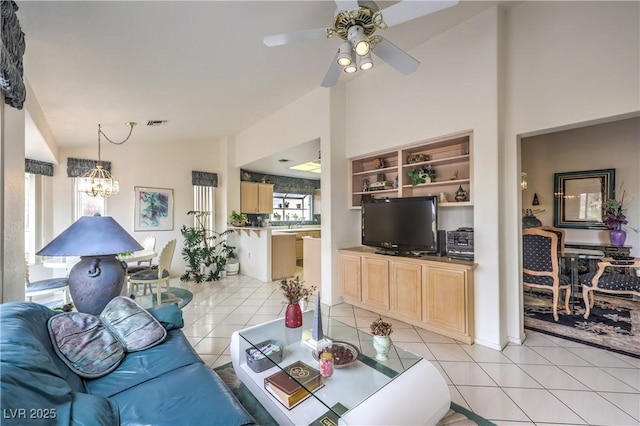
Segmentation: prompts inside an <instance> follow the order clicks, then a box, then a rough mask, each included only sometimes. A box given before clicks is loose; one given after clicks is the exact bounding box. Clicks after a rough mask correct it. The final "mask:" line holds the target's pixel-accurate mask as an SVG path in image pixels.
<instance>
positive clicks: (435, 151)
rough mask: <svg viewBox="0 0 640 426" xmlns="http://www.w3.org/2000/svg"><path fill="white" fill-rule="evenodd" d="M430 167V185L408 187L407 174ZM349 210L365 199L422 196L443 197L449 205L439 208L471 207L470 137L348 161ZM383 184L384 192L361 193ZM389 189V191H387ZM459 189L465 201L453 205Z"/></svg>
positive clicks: (466, 134) (464, 135)
mask: <svg viewBox="0 0 640 426" xmlns="http://www.w3.org/2000/svg"><path fill="white" fill-rule="evenodd" d="M427 166H429V167H431V168H432V169H433V170H434V171H435V173H436V177H435V179H434V181H433V182H429V183H423V184H418V185H415V186H414V185H412V184H411V178H410V177H409V171H410V170H412V169H414V168H422V167H427ZM350 167H351V170H350V174H349V175H350V185H351V186H350V192H349V193H350V194H351V195H350V197H351V202H350V203H351V204H350V208H352V209H358V208H360V204H361V203H362V200H363V199H364V198H367V197H370V198H401V197H417V196H424V195H438V196H440V195H444V196H446V198H447V200H449V202H448V203H446V202H445V203H440V205H441V206H442V207H452V206H473V195H474V191H473V180H472V176H473V141H472V133H471V132H464V133H459V134H455V135H449V136H446V137H442V138H436V139H430V140H426V141H422V142H418V143H415V144H410V145H404V146H400V147H397V148H394V149H392V150H387V151H380V152H375V153H372V154H367V155H365V156H360V157H356V158H352V159H351V161H350ZM379 181H386V182H387V188H386V189H383V190H373V191H371V190H366V191H365V190H364V189H365V188H370V185H371V184H372V183H374V182H379ZM389 186H391V187H392V188H389ZM460 187H462V189H463V190H464V191H466V194H467V200H465V201H462V202H453V201H452V200H454V199H455V196H456V192H457V191H458V189H459V188H460Z"/></svg>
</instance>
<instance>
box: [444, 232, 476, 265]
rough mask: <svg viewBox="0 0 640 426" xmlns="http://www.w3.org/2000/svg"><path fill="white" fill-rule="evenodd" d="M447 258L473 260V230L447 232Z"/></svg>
mask: <svg viewBox="0 0 640 426" xmlns="http://www.w3.org/2000/svg"><path fill="white" fill-rule="evenodd" d="M447 256H449V257H450V258H451V259H461V260H473V228H458V229H457V230H455V231H449V232H447Z"/></svg>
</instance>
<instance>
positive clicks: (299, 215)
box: [273, 193, 313, 222]
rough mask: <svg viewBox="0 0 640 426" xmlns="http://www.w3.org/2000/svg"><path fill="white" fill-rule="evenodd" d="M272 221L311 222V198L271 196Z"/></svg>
mask: <svg viewBox="0 0 640 426" xmlns="http://www.w3.org/2000/svg"><path fill="white" fill-rule="evenodd" d="M273 220H276V221H278V220H280V221H295V222H301V221H311V220H313V196H312V195H305V194H282V193H275V194H273Z"/></svg>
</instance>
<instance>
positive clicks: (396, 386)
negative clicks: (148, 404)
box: [230, 311, 451, 425]
mask: <svg viewBox="0 0 640 426" xmlns="http://www.w3.org/2000/svg"><path fill="white" fill-rule="evenodd" d="M303 316H304V319H303V326H302V327H300V328H297V329H290V328H286V327H285V326H284V320H283V319H282V318H281V319H277V320H274V321H270V322H267V323H264V324H260V325H257V326H254V327H250V328H247V329H244V330H242V331H240V332H235V333H233V335H232V336H231V348H230V349H231V361H232V363H233V367H234V369H235V371H236V374H237V375H238V378H239V379H240V380H241V381H242V382H243V383H244V384H245V386H246V387H247V388H248V389H249V391H250V392H251V393H252V394H253V395H254V396H255V397H256V398H257V399H258V401H260V403H261V404H262V406H263V407H264V408H265V409H266V410H267V411H268V412H269V413H270V414H271V416H272V417H273V418H274V419H275V420H276V421H277V422H278V424H279V425H308V424H310V423H311V422H313V421H315V420H316V419H318V418H319V417H320V416H322V415H323V414H325V413H327V412H328V411H330V410H331V407H333V406H334V405H335V404H337V403H340V404H342V405H343V406H344V407H346V408H347V409H348V411H347V412H346V413H344V414H342V415H341V416H339V424H341V425H419V424H424V425H433V424H436V423H437V422H438V421H439V420H440V419H441V418H442V417H443V416H444V415H445V414H446V412H447V411H448V410H449V406H450V404H451V399H450V395H449V389H448V387H447V384H446V382H445V380H444V378H443V377H442V375H441V374H440V372H439V371H438V370H437V369H436V368H435V367H434V366H433V364H431V363H430V362H429V361H427V360H425V359H422V358H420V357H419V356H417V355H415V354H412V353H410V352H407V351H404V350H402V349H400V348H398V347H396V346H392V348H391V350H390V352H389V360H388V361H385V362H378V361H376V360H375V351H374V349H373V345H372V342H371V340H372V338H371V336H370V335H369V334H367V333H363V332H361V331H359V330H357V329H356V328H353V327H350V326H348V325H346V324H344V323H341V322H340V321H337V320H334V319H326V318H325V319H324V321H323V328H324V331H325V335H326V336H328V337H329V338H331V339H332V340H339V341H346V342H349V343H351V344H353V345H354V346H356V347H357V348H358V349H359V350H360V352H361V356H360V357H359V358H358V360H357V361H356V362H355V363H354V364H352V365H350V366H348V367H345V368H336V369H335V370H334V373H333V375H332V376H331V377H329V378H326V379H325V381H324V383H325V386H324V387H322V388H320V389H318V390H317V391H315V392H312V394H313V396H312V397H310V398H308V399H306V400H305V401H304V402H302V403H301V404H300V405H297V406H296V407H294V408H293V409H291V410H288V409H287V408H285V407H284V406H283V405H282V404H280V403H279V402H278V401H276V400H275V398H274V397H273V396H272V395H271V394H269V393H268V391H266V390H265V388H264V379H265V378H266V377H268V376H270V375H271V374H274V373H275V372H277V371H279V370H280V369H281V368H282V367H286V366H288V365H289V364H291V363H293V362H294V361H298V360H300V361H303V362H305V363H307V364H308V365H310V366H312V367H314V368H317V366H318V363H317V361H315V359H314V358H313V357H312V354H311V350H310V349H308V348H307V347H306V346H303V345H301V344H300V340H301V336H302V331H303V330H307V329H309V328H311V327H312V324H313V311H307V312H305V313H304V315H303ZM392 337H393V335H392ZM265 340H276V341H278V342H279V343H281V344H282V345H283V346H284V356H283V358H282V361H280V362H279V363H278V365H274V366H273V367H271V368H269V369H267V370H265V371H262V372H260V373H256V372H254V371H253V370H252V369H251V368H250V367H249V366H248V365H247V360H246V352H245V351H246V349H248V348H253V347H255V346H254V345H256V344H258V343H261V342H264V341H265Z"/></svg>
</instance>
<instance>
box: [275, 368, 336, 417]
mask: <svg viewBox="0 0 640 426" xmlns="http://www.w3.org/2000/svg"><path fill="white" fill-rule="evenodd" d="M323 386H324V382H323V378H322V376H321V375H320V372H319V371H318V370H316V369H315V368H312V367H310V366H309V365H307V364H305V363H304V362H302V361H296V362H294V363H293V364H291V365H289V366H288V367H284V368H283V369H282V371H279V372H277V373H275V374H272V375H271V376H269V377H267V378H265V379H264V387H265V389H266V390H267V391H268V392H269V393H270V394H271V395H273V396H274V397H275V399H277V400H278V401H279V402H280V403H281V404H282V405H284V406H285V407H287V408H288V409H292V408H293V407H295V406H296V405H298V404H300V403H301V402H302V401H304V400H305V399H307V398H308V397H310V396H311V392H314V391H316V390H317V389H320V388H321V387H323Z"/></svg>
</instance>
